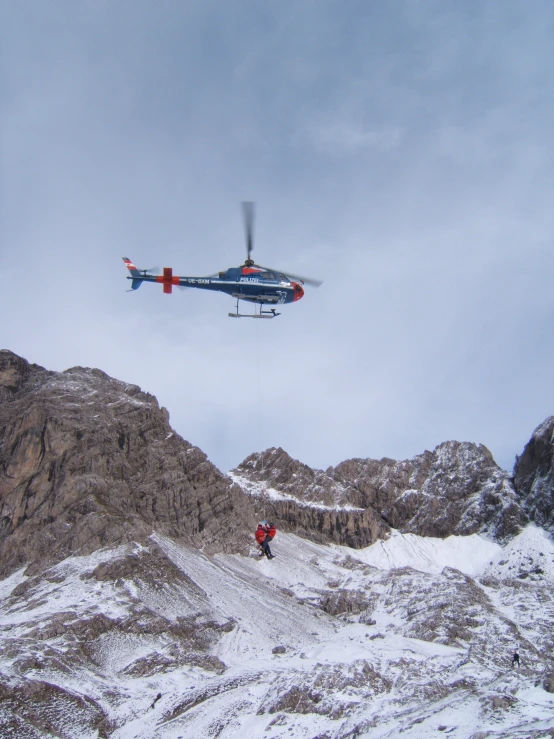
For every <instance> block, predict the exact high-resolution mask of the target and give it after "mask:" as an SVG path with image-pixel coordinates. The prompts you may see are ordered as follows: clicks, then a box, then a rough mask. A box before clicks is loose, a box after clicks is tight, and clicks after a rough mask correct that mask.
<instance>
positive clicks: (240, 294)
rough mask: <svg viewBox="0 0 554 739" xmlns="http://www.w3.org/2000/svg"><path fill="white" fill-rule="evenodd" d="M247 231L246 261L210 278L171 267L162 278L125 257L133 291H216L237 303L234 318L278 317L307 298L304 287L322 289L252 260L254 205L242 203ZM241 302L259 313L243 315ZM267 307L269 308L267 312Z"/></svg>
mask: <svg viewBox="0 0 554 739" xmlns="http://www.w3.org/2000/svg"><path fill="white" fill-rule="evenodd" d="M242 211H243V218H244V231H245V237H246V260H245V262H244V264H242V265H241V266H240V267H230V268H229V269H227V270H225V271H223V272H218V273H216V274H213V275H208V276H207V277H178V276H177V275H174V274H173V269H172V268H171V267H164V269H163V273H162V274H161V275H157V274H152V272H153V270H147V269H137V268H136V267H135V265H134V264H133V262H131V260H130V259H129V258H128V257H123V261H124V262H125V264H126V266H127V269H128V270H129V272H130V276H128V277H127V279H128V280H131V290H138V288H139V287H140V286H141V285H142V283H143V282H157V283H160V284H161V285H162V286H163V291H164V293H165V294H166V295H171V293H172V292H173V287H174V286H176V287H196V288H199V289H201V290H216V291H218V292H223V293H227V295H230V296H231V297H233V298H235V299H236V301H237V305H236V310H235V312H234V313H229V316H230V317H231V318H276V317H277V316H280V315H281V314H280V313H277V310H276V307H274V306H280V305H283V304H285V303H295V302H296V301H298V300H300V299H301V298H303V297H304V287H303V286H304V285H310V286H312V287H319V286H320V285H321V284H322V282H321V281H320V280H313V279H311V278H309V277H300V276H299V275H292V274H290V273H286V274H285V273H284V272H282V271H280V270H276V269H272V268H271V267H262V266H261V265H259V264H255V262H254V260H253V259H252V257H251V255H252V250H253V248H254V213H255V210H254V203H253V202H250V201H248V202H244V203H243V204H242ZM239 300H245V301H247V302H249V303H254V304H255V305H256V306H257V307H258V310H257V311H256V309H254V312H253V313H239ZM266 307H267V309H266Z"/></svg>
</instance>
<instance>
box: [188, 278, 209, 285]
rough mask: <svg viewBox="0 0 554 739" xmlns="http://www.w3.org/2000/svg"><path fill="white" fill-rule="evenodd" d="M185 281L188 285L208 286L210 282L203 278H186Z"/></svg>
mask: <svg viewBox="0 0 554 739" xmlns="http://www.w3.org/2000/svg"><path fill="white" fill-rule="evenodd" d="M185 281H186V282H188V283H189V285H209V284H210V281H209V280H207V279H206V278H204V277H186V278H185Z"/></svg>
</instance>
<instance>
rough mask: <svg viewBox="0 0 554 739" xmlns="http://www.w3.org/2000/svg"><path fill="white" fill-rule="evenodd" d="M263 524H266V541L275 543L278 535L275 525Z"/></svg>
mask: <svg viewBox="0 0 554 739" xmlns="http://www.w3.org/2000/svg"><path fill="white" fill-rule="evenodd" d="M262 523H263V524H264V528H265V534H266V541H273V539H274V537H275V534H276V533H277V529H276V527H275V524H274V523H268V522H267V521H263V522H262Z"/></svg>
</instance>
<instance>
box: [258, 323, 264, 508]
mask: <svg viewBox="0 0 554 739" xmlns="http://www.w3.org/2000/svg"><path fill="white" fill-rule="evenodd" d="M255 331H256V368H257V370H258V442H259V444H260V446H261V447H262V451H261V462H262V465H261V467H262V470H261V476H262V478H263V474H264V449H263V439H262V432H263V419H262V384H261V380H260V339H259V333H258V332H259V327H258V324H257V323H256V329H255ZM262 499H263V510H264V519H265V518H266V496H265V495H263V496H262Z"/></svg>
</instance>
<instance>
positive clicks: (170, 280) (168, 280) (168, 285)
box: [156, 267, 179, 295]
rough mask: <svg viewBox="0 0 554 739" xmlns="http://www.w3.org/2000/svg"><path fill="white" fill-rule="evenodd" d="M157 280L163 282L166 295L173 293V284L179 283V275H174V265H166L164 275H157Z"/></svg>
mask: <svg viewBox="0 0 554 739" xmlns="http://www.w3.org/2000/svg"><path fill="white" fill-rule="evenodd" d="M156 282H161V283H162V285H163V286H164V293H165V294H166V295H171V293H172V292H173V285H178V284H179V278H178V277H177V276H175V277H174V276H173V268H172V267H164V273H163V275H159V276H158V277H156Z"/></svg>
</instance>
